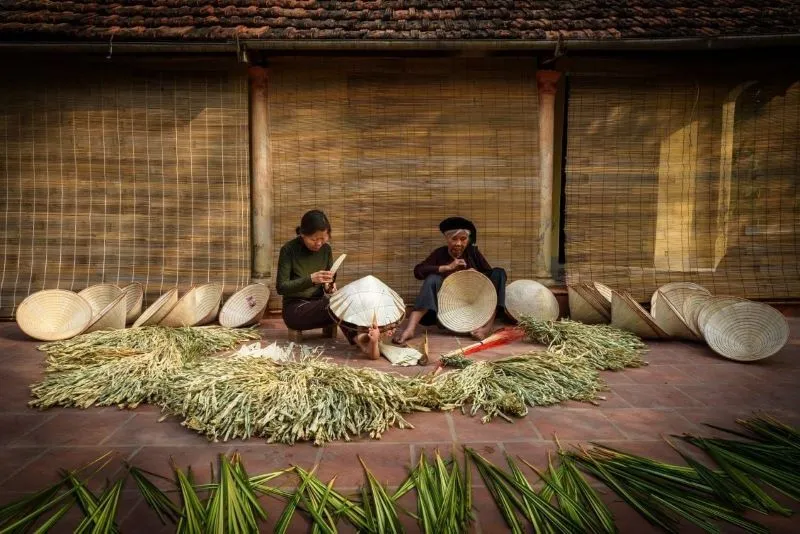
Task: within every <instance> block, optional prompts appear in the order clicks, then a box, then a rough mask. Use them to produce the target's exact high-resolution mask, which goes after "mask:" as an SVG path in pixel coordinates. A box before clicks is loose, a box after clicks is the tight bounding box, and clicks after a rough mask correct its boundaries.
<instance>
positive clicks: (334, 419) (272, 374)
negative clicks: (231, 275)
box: [163, 346, 424, 444]
mask: <svg viewBox="0 0 800 534" xmlns="http://www.w3.org/2000/svg"><path fill="white" fill-rule="evenodd" d="M287 350H293V351H296V352H295V355H294V358H293V359H292V360H290V361H287V362H276V361H273V360H272V359H270V358H264V357H258V356H247V355H238V356H234V357H231V358H209V359H205V360H201V361H198V362H196V363H195V364H193V365H190V366H187V367H186V368H184V369H182V370H181V372H180V373H178V374H177V375H176V376H175V377H173V378H172V379H171V381H170V387H169V389H168V390H167V391H166V392H165V393H166V395H165V398H164V402H163V406H164V408H165V409H166V410H167V411H170V412H172V413H176V414H180V415H181V416H182V417H184V422H183V424H184V425H185V426H187V427H189V428H191V429H194V430H197V431H198V432H202V433H203V434H206V435H207V436H208V437H209V438H211V439H213V440H222V441H227V440H229V439H234V438H245V439H246V438H249V437H253V436H259V437H264V438H266V439H267V440H268V441H269V442H279V443H294V442H295V441H304V440H313V441H314V443H315V444H322V443H325V442H328V441H332V440H338V439H344V440H350V438H351V437H354V436H358V435H360V434H362V433H368V434H369V435H370V437H373V438H379V437H380V436H381V434H382V433H383V432H385V431H386V430H387V429H388V428H390V427H393V426H396V427H399V428H413V427H412V426H411V424H410V423H408V422H407V421H406V420H405V419H404V418H403V416H402V414H403V413H408V412H410V411H412V410H414V409H420V406H418V404H417V402H416V400H415V399H414V396H413V394H414V393H415V392H416V389H417V388H419V386H418V385H416V384H417V383H421V382H422V381H421V380H419V379H409V378H406V377H403V376H401V375H397V374H392V373H382V372H380V371H375V370H373V369H366V368H355V367H349V366H344V365H337V364H335V363H332V362H330V361H328V360H327V359H324V358H321V357H320V356H319V354H318V353H317V352H316V351H315V350H314V349H310V348H308V347H305V346H293V347H290V348H289V349H287ZM423 409H424V408H423Z"/></svg>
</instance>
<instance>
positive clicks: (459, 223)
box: [392, 217, 506, 344]
mask: <svg viewBox="0 0 800 534" xmlns="http://www.w3.org/2000/svg"><path fill="white" fill-rule="evenodd" d="M439 230H440V231H441V232H442V233H443V234H444V237H445V239H446V240H447V245H446V246H442V247H439V248H437V249H436V250H434V251H433V252H432V253H431V254H430V256H428V257H427V258H426V259H425V261H423V262H422V263H419V264H417V266H416V267H414V276H415V277H416V278H417V280H423V282H422V289H420V292H419V295H418V296H417V300H416V301H415V303H414V311H412V312H411V315H409V317H408V323H407V324H406V327H405V329H403V330H402V331H399V332H398V333H397V334H396V335H395V336H394V338H393V340H392V341H394V342H395V343H399V344H402V343H405V342H406V341H408V340H409V339H411V338H413V337H414V334H415V333H416V328H417V325H418V324H419V323H422V324H423V325H433V324H436V314H437V311H438V304H437V296H438V293H439V289H440V288H441V287H442V282H443V281H444V279H445V278H447V276H449V275H450V274H452V273H454V272H456V271H461V270H464V269H473V270H476V271H478V272H480V273H481V274H484V275H486V276H487V277H488V278H489V279H490V280H491V281H492V284H494V287H495V290H496V291H497V307H498V309H499V308H504V307H505V291H506V272H505V270H503V269H501V268H499V267H494V268H492V266H491V265H489V262H488V261H486V258H484V257H483V254H481V253H480V252H479V251H478V247H477V245H476V244H475V243H476V241H477V233H478V232H477V230H476V229H475V225H474V224H472V222H471V221H469V220H467V219H464V218H463V217H450V218H448V219H445V220H443V221H442V222H441V223H439ZM496 314H497V312H496V311H495V313H494V314H492V317H491V319H489V321H488V322H487V323H486V324H485V325H483V326H482V327H480V328H478V329H477V330H474V331H472V332H471V334H472V336H473V337H475V338H476V339H484V338H485V337H486V336H488V335H489V334H490V333H491V331H492V328H493V326H494V319H495V316H496Z"/></svg>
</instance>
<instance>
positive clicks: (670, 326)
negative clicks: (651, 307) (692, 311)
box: [653, 292, 700, 341]
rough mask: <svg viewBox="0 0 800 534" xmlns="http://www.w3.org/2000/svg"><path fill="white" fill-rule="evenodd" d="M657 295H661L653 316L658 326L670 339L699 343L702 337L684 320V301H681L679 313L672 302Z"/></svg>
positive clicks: (663, 296)
mask: <svg viewBox="0 0 800 534" xmlns="http://www.w3.org/2000/svg"><path fill="white" fill-rule="evenodd" d="M657 293H659V295H658V297H657V299H656V308H655V310H656V313H654V314H653V318H654V319H655V321H656V324H657V325H658V326H659V327H660V328H661V329H662V330H663V331H664V332H666V333H667V335H669V336H670V337H674V338H677V339H688V340H691V341H699V340H700V336H698V335H697V334H695V333H694V331H692V329H691V328H690V327H689V325H688V324H686V320H685V319H684V318H683V309H682V306H683V300H682V301H681V310H680V311H679V310H678V308H677V307H676V305H675V304H674V303H673V301H672V300H670V299H669V298H668V297H666V296H665V295H664V294H663V293H660V292H657ZM684 300H685V299H684Z"/></svg>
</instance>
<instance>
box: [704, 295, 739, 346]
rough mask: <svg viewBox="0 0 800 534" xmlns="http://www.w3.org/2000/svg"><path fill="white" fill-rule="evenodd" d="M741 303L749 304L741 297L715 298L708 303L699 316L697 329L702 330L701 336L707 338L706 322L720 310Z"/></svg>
mask: <svg viewBox="0 0 800 534" xmlns="http://www.w3.org/2000/svg"><path fill="white" fill-rule="evenodd" d="M739 302H749V301H748V300H747V299H743V298H741V297H722V296H715V297H714V298H712V299H710V300H709V301H708V302H706V305H705V306H703V309H702V310H700V313H699V314H698V315H697V328H698V330H700V334H702V336H703V337H705V335H706V334H705V327H706V322H707V321H708V319H709V318H711V316H712V315H714V314H715V313H717V312H718V311H719V310H721V309H722V308H724V307H726V306H730V305H731V304H737V303H739Z"/></svg>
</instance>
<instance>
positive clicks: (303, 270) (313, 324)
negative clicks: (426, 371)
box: [276, 210, 380, 359]
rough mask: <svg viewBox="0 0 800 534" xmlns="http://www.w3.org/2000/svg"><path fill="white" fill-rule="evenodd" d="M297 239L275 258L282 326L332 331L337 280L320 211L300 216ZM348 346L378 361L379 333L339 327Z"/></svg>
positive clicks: (327, 224) (325, 219)
mask: <svg viewBox="0 0 800 534" xmlns="http://www.w3.org/2000/svg"><path fill="white" fill-rule="evenodd" d="M296 232H297V237H295V238H294V239H290V240H289V241H287V242H286V244H285V245H283V247H281V252H280V255H279V257H278V277H277V281H276V286H277V290H278V294H279V295H282V296H283V310H282V315H283V322H284V323H286V326H287V327H289V328H291V329H292V330H313V329H315V328H335V325H336V321H335V320H334V318H333V316H332V315H331V313H330V312H329V311H328V305H329V298H328V297H329V296H330V295H331V294H332V293H334V292H335V291H336V277H335V276H334V275H333V273H331V271H330V269H331V266H332V265H333V252H332V250H331V246H330V245H329V244H328V241H329V240H330V238H331V223H330V222H329V221H328V217H327V216H326V215H325V213H323V212H322V211H319V210H311V211H309V212H307V213H306V214H305V215H303V218H302V219H301V220H300V226H298V227H297V230H296ZM340 328H341V330H342V332H343V333H344V335H345V337H346V338H347V340H348V341H349V342H350V344H351V345H357V346H358V347H359V348H360V349H361V351H362V352H364V353H365V354H366V355H367V356H368V357H370V358H373V359H377V358H378V357H380V353H379V351H378V340H379V332H378V330H377V329H375V332H373V331H372V329H370V331H369V332H366V333H361V334H359V333H357V332H356V331H355V330H353V329H351V328H348V327H346V326H345V325H340Z"/></svg>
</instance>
